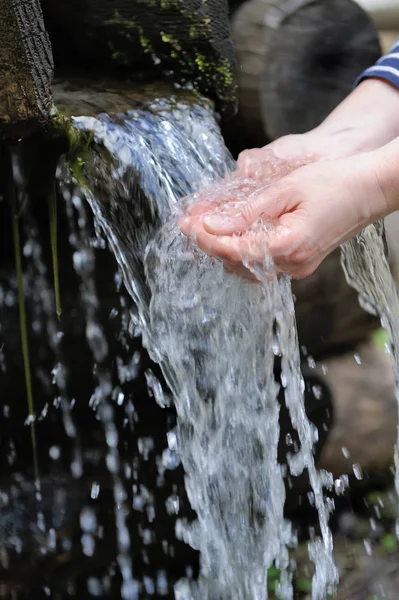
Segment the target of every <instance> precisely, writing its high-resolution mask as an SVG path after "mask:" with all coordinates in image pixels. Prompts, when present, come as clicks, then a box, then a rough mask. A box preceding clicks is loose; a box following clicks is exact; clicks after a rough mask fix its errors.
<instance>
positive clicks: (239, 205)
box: [180, 79, 399, 278]
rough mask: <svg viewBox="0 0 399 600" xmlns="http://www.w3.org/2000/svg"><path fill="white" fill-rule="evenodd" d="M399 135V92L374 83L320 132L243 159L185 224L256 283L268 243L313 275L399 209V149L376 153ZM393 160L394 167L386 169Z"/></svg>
mask: <svg viewBox="0 0 399 600" xmlns="http://www.w3.org/2000/svg"><path fill="white" fill-rule="evenodd" d="M381 105H383V106H384V110H381ZM398 136H399V93H398V91H397V90H396V89H395V88H394V87H393V86H391V85H390V84H388V83H387V82H382V81H379V80H377V79H369V80H366V81H364V82H363V83H361V84H360V85H359V86H358V87H357V88H356V89H355V90H354V92H352V94H350V96H349V97H348V98H347V99H346V100H344V102H343V103H342V104H341V105H340V106H338V107H337V108H336V109H335V110H334V111H333V112H332V113H331V115H329V117H328V118H327V119H326V120H325V121H324V122H323V123H322V124H321V125H320V126H319V127H317V128H316V129H314V130H313V131H310V132H308V133H305V134H301V135H291V136H286V137H284V138H281V139H279V140H276V141H275V142H273V143H272V144H270V145H269V146H266V147H265V148H262V149H255V150H248V151H245V152H244V153H242V154H241V155H240V158H239V160H238V168H237V171H236V172H235V173H234V174H233V175H232V176H231V177H230V178H228V179H227V180H226V181H225V182H223V183H222V184H221V185H219V186H216V187H213V188H211V189H210V190H208V191H206V192H204V193H201V195H200V196H199V197H198V198H197V201H196V202H195V203H194V204H192V205H190V206H188V207H187V212H188V216H186V217H185V218H183V219H181V220H180V227H181V229H182V231H183V232H184V233H185V234H186V235H190V236H192V237H194V238H195V239H196V241H197V244H198V245H199V246H200V248H202V249H203V250H204V251H205V252H208V253H209V254H212V255H214V256H217V257H220V258H222V259H223V260H224V263H225V267H226V269H227V270H230V271H231V270H233V271H235V272H237V273H239V274H241V275H244V276H250V277H253V272H252V271H253V268H252V267H253V265H255V264H256V263H257V262H258V263H259V262H261V261H262V260H263V258H264V256H265V253H266V248H265V246H266V243H267V245H268V248H269V251H270V252H271V254H272V257H273V258H274V260H275V262H276V266H277V268H278V269H279V270H280V271H283V272H286V273H289V274H290V275H292V276H293V277H297V278H301V277H305V276H307V275H309V274H310V273H312V272H313V271H314V270H315V268H317V266H318V264H320V262H321V261H322V260H323V258H324V257H325V256H326V255H327V254H328V253H329V252H331V251H332V250H333V249H334V248H336V247H337V246H338V245H339V244H340V243H342V242H343V241H345V240H346V239H348V238H350V237H351V236H352V235H354V234H355V233H356V232H358V231H360V230H361V229H362V228H363V227H364V226H365V225H367V224H369V223H370V222H372V221H374V220H377V219H378V218H380V217H381V216H384V215H386V214H388V212H389V211H390V210H393V209H392V206H396V208H397V204H398V202H399V200H398V195H397V194H396V189H399V184H398V185H396V172H397V169H396V170H395V165H396V164H397V156H398V149H397V148H393V147H392V148H393V150H388V154H387V156H386V157H385V159H384V157H382V158H383V160H381V157H380V159H378V154H376V155H375V156H374V152H376V151H377V150H378V149H380V148H381V149H383V148H384V147H386V148H388V147H389V148H391V146H392V144H394V142H392V140H395V138H397V137H398ZM398 139H399V138H398ZM390 142H391V144H390ZM359 153H369V154H364V155H363V158H362V157H361V155H359ZM356 156H357V157H358V158H357V159H355V157H356ZM389 156H391V160H389ZM348 157H349V158H348ZM350 157H352V158H350ZM366 157H368V158H366ZM337 159H338V160H337ZM344 159H346V160H344ZM327 160H329V162H327ZM384 160H385V164H390V165H391V167H392V168H388V169H387V168H385V169H384V167H383V166H381V165H383V164H384ZM387 160H388V162H387ZM317 161H321V162H317ZM311 163H314V164H311ZM305 165H307V166H305ZM318 178H319V179H318ZM380 181H382V182H383V185H382V188H384V189H381V187H380ZM394 181H395V183H392V182H394ZM387 198H389V200H387ZM388 205H389V206H390V207H391V208H388ZM212 211H217V212H215V214H214V215H212V217H213V219H212V218H211V215H210V214H208V213H210V212H212ZM266 221H267V223H268V231H266V230H265V224H266ZM271 227H272V228H273V230H272V231H271V230H270V228H271ZM262 229H263V234H262ZM261 234H262V235H261ZM251 265H252V267H251ZM248 267H250V268H249V269H248Z"/></svg>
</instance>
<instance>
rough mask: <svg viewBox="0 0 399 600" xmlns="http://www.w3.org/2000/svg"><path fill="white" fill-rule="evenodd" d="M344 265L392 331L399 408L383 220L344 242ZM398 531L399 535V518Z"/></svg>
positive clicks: (398, 306) (393, 298)
mask: <svg viewBox="0 0 399 600" xmlns="http://www.w3.org/2000/svg"><path fill="white" fill-rule="evenodd" d="M342 266H343V269H344V271H345V274H346V278H347V281H348V283H349V284H350V285H351V286H352V287H353V288H354V289H355V290H356V291H357V292H358V294H359V302H360V304H361V305H362V306H363V308H364V309H365V310H367V311H368V312H370V313H371V314H374V315H378V316H379V317H380V319H381V325H382V327H383V328H384V329H386V331H387V332H388V334H389V339H390V348H389V351H390V352H389V353H390V354H391V357H392V366H393V373H394V381H395V392H396V398H397V401H398V410H399V293H398V287H397V285H396V283H395V281H394V279H393V277H392V274H391V270H390V268H389V262H388V259H387V247H386V240H385V232H384V226H383V223H382V222H377V223H375V224H374V225H370V226H369V227H366V229H364V230H363V231H362V232H361V233H360V234H359V235H358V236H356V237H355V238H354V239H352V240H349V241H348V242H346V243H345V244H343V245H342ZM395 488H396V492H397V495H398V498H399V428H398V440H397V443H396V447H395ZM396 533H397V535H398V537H399V518H398V522H397V525H396Z"/></svg>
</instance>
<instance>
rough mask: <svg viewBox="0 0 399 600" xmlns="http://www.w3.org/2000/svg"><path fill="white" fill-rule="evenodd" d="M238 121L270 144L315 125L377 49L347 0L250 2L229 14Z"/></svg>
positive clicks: (368, 24)
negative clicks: (238, 105)
mask: <svg viewBox="0 0 399 600" xmlns="http://www.w3.org/2000/svg"><path fill="white" fill-rule="evenodd" d="M232 35H233V39H234V41H235V44H236V50H237V59H238V63H239V65H240V68H239V71H238V75H237V78H238V86H239V92H238V98H239V103H240V115H241V119H242V120H243V122H244V123H245V127H246V128H247V130H249V131H252V132H254V136H255V137H257V138H259V130H261V131H263V132H264V136H265V138H266V139H269V140H273V139H276V138H278V137H280V136H282V135H285V134H289V133H302V132H304V131H308V130H309V129H312V128H313V127H315V126H317V125H318V124H319V123H320V122H321V121H322V120H323V119H324V118H325V117H326V116H327V114H328V113H329V112H330V111H331V110H332V109H333V108H334V107H335V106H337V104H339V102H340V101H342V100H343V98H344V97H345V96H346V95H347V94H348V93H349V92H350V90H351V89H352V86H353V84H354V82H355V80H356V77H357V76H358V75H359V74H360V73H361V72H362V71H363V70H364V69H365V68H367V67H368V66H370V65H371V64H373V62H374V61H375V60H376V59H378V57H379V56H380V54H381V49H380V45H379V41H378V35H377V31H376V29H375V26H374V24H373V23H372V21H371V18H370V17H369V16H368V15H367V14H366V13H365V12H364V11H363V10H362V9H361V8H360V7H359V6H358V5H357V4H356V3H355V2H354V1H353V0H280V2H277V3H276V2H275V1H274V0H273V1H272V0H250V1H249V2H247V3H246V4H244V5H243V6H242V7H241V8H240V9H239V10H238V11H237V12H236V13H235V15H234V17H233V20H232Z"/></svg>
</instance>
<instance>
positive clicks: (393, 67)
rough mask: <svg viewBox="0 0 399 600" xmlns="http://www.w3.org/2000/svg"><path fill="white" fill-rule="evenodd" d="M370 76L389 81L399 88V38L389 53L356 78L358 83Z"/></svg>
mask: <svg viewBox="0 0 399 600" xmlns="http://www.w3.org/2000/svg"><path fill="white" fill-rule="evenodd" d="M368 77H378V78H380V79H385V80H386V81H389V82H390V83H392V85H394V86H395V87H397V88H398V89H399V40H398V41H397V42H396V43H395V44H394V46H393V47H392V48H391V50H390V51H389V52H388V54H385V56H382V57H381V58H380V59H379V60H378V61H377V62H376V63H375V65H374V66H372V67H370V68H369V69H367V70H366V71H364V72H363V73H362V74H361V75H360V77H358V79H357V80H356V84H355V85H358V84H359V83H360V82H361V81H363V80H364V79H367V78H368Z"/></svg>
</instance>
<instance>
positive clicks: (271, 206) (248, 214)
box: [202, 185, 292, 235]
mask: <svg viewBox="0 0 399 600" xmlns="http://www.w3.org/2000/svg"><path fill="white" fill-rule="evenodd" d="M291 199H292V198H291V196H290V195H289V194H288V191H287V193H284V188H283V187H282V186H277V185H276V186H275V187H273V186H269V185H266V186H264V187H262V188H259V187H258V189H257V190H256V192H254V193H251V194H249V196H248V197H247V198H246V199H245V201H240V202H237V203H235V204H232V205H231V206H228V205H226V206H222V207H220V208H222V209H223V210H215V211H213V212H211V213H209V214H206V215H204V217H203V219H202V221H203V226H204V229H206V231H207V232H208V233H212V234H213V235H233V234H234V233H239V232H242V231H245V230H246V229H248V228H250V227H251V225H253V224H254V223H255V221H256V220H257V219H258V218H259V217H261V216H262V217H263V220H264V221H268V222H273V221H275V220H276V219H277V218H278V217H279V216H280V215H281V213H282V212H283V211H284V210H285V208H286V206H287V203H288V201H291Z"/></svg>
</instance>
